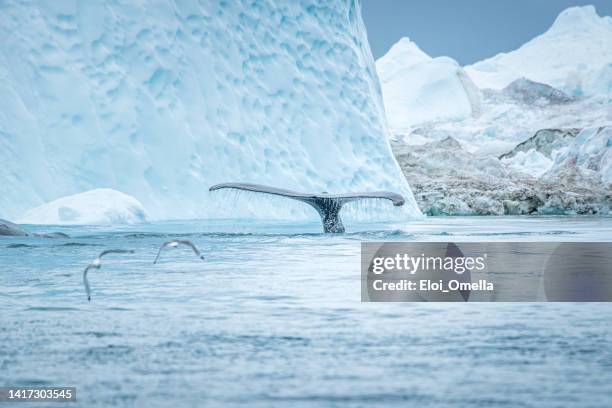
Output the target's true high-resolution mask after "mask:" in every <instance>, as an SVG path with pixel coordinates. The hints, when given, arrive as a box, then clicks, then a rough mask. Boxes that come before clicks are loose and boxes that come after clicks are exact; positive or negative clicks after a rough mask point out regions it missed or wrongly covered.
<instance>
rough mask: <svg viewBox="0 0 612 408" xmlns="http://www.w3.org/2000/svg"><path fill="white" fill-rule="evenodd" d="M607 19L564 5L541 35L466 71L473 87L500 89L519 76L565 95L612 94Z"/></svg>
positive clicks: (611, 32) (611, 25) (611, 31)
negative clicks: (472, 82)
mask: <svg viewBox="0 0 612 408" xmlns="http://www.w3.org/2000/svg"><path fill="white" fill-rule="evenodd" d="M611 44H612V17H609V16H603V17H601V16H599V15H598V14H597V11H596V10H595V7H593V6H582V7H570V8H568V9H566V10H565V11H563V12H562V13H561V14H559V16H558V17H557V19H556V20H555V22H554V23H553V25H552V26H551V27H550V28H549V29H548V30H547V31H546V32H545V33H544V34H542V35H540V36H538V37H536V38H534V39H532V40H531V41H529V42H527V43H526V44H524V45H522V46H521V47H520V48H518V49H517V50H514V51H511V52H507V53H501V54H498V55H496V56H494V57H492V58H489V59H486V60H483V61H480V62H477V63H475V64H473V65H470V66H468V67H466V72H467V73H468V75H469V76H470V78H472V79H473V80H474V82H475V83H476V85H478V87H479V88H491V89H497V90H500V89H503V88H504V87H506V86H507V85H509V84H510V83H511V82H513V81H515V80H517V79H519V78H521V77H524V78H527V79H529V80H532V81H536V82H542V83H545V84H548V85H551V86H553V87H555V88H557V89H560V90H561V91H563V92H565V93H567V94H568V95H570V96H582V95H586V94H590V95H595V94H602V95H607V96H610V95H612V87H611V86H610V85H611V84H612V80H611V79H610V76H609V75H606V73H607V74H609V73H610V63H611V62H612V46H611Z"/></svg>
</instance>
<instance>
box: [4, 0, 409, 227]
mask: <svg viewBox="0 0 612 408" xmlns="http://www.w3.org/2000/svg"><path fill="white" fill-rule="evenodd" d="M0 37H1V38H2V46H1V47H0V94H1V95H2V96H3V97H2V100H0V162H1V163H2V166H1V168H0V181H1V183H0V215H2V216H3V217H6V218H11V219H18V218H20V217H22V216H23V215H24V213H25V212H26V211H27V210H29V209H30V208H33V207H37V206H39V205H42V204H44V203H48V202H51V201H53V200H56V199H58V198H60V197H64V196H68V195H73V194H76V193H79V192H82V191H87V190H92V189H96V188H100V187H107V188H111V189H114V190H118V191H121V192H124V193H125V194H128V195H130V196H132V197H134V198H135V199H137V200H138V201H139V202H141V203H142V205H143V206H144V208H146V209H147V212H148V214H149V216H150V218H151V219H178V218H182V219H187V218H206V217H211V218H213V217H222V216H227V215H228V214H227V212H225V210H224V207H227V205H226V204H227V203H219V200H218V199H217V198H215V197H213V196H212V195H211V194H210V193H209V192H208V187H210V186H211V185H214V184H217V183H222V182H225V181H240V182H249V183H259V184H268V185H275V186H279V187H283V188H287V189H295V190H308V191H327V192H330V193H334V192H343V191H376V190H389V191H394V192H397V193H399V194H401V195H403V196H404V197H405V198H406V204H405V205H404V206H403V207H401V209H395V210H394V211H393V212H390V213H389V214H390V215H389V216H390V217H393V218H401V219H406V218H409V217H413V216H419V215H420V213H419V210H418V208H417V206H416V203H415V202H414V199H413V196H412V193H411V190H410V187H409V186H408V183H407V182H406V180H405V178H404V177H403V175H402V173H401V170H400V168H399V166H398V164H397V162H396V161H395V159H394V157H393V155H392V153H391V149H390V146H389V142H388V130H387V124H386V120H385V115H384V107H383V102H382V97H381V91H380V86H379V83H378V79H377V76H376V72H375V68H374V61H373V58H372V55H371V53H370V49H369V44H368V41H367V38H366V31H365V28H364V24H363V21H362V18H361V10H360V4H359V2H357V1H353V0H343V1H336V2H331V3H330V2H328V1H323V0H321V1H318V0H306V1H301V2H278V3H274V2H272V3H270V2H264V3H257V2H255V3H248V4H246V3H243V2H222V1H215V0H208V1H207V0H205V1H200V2H175V1H169V0H161V1H152V0H151V1H148V0H143V1H139V2H129V1H118V2H117V1H110V0H107V1H96V2H40V3H39V2H36V3H31V2H27V1H26V2H22V1H3V2H1V3H0ZM238 201H239V202H236V203H232V205H234V206H241V205H243V204H241V203H242V202H243V201H244V200H238ZM389 207H390V209H391V208H393V207H392V205H389ZM238 211H239V214H240V215H241V216H246V217H249V216H250V217H264V218H288V217H290V216H291V217H293V216H302V217H312V218H313V219H315V218H316V217H317V215H316V213H315V212H314V210H311V209H306V210H304V209H303V208H302V207H300V206H298V208H292V207H291V206H290V205H284V206H281V207H279V206H276V205H270V204H269V203H266V202H265V201H259V200H257V202H256V203H253V202H250V203H247V204H244V208H241V209H240V210H235V211H233V212H232V214H237V213H238ZM23 218H24V219H30V220H31V219H33V218H32V213H30V215H29V216H27V217H23ZM37 219H38V218H37ZM40 219H41V220H44V221H45V222H48V218H46V217H43V218H40ZM58 220H59V219H58Z"/></svg>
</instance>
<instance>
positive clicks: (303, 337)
mask: <svg viewBox="0 0 612 408" xmlns="http://www.w3.org/2000/svg"><path fill="white" fill-rule="evenodd" d="M36 229H38V230H40V231H51V230H61V231H64V232H67V233H68V234H70V235H71V236H72V238H70V239H44V238H12V237H0V306H1V309H0V310H1V315H0V385H14V386H22V385H48V386H72V385H74V386H76V387H77V399H78V402H77V403H76V404H75V403H71V404H68V406H73V407H76V406H79V407H92V406H93V407H98V406H99V407H107V406H111V405H115V406H126V407H130V406H139V407H140V406H143V407H144V406H146V407H168V406H175V407H182V406H189V407H199V406H214V407H219V406H255V407H269V406H281V407H286V406H298V407H300V406H304V407H311V406H321V407H334V406H343V407H345V406H350V407H365V406H368V407H369V406H401V407H405V406H417V405H418V406H421V407H467V406H476V407H490V406H508V407H567V406H576V407H586V406H588V407H602V408H603V407H610V406H612V325H611V324H610V323H611V322H612V304H603V303H600V304H598V303H592V304H586V303H584V304H561V303H558V304H555V303H548V304H546V303H528V304H512V303H496V304H455V303H454V304H422V303H419V304H417V303H404V304H382V303H376V304H374V303H361V302H360V270H359V262H360V242H361V241H367V240H376V241H383V240H393V241H401V240H421V241H489V240H490V241H517V240H520V241H553V240H554V241H612V218H572V217H548V218H519V217H514V218H512V217H508V218H505V217H504V218H493V217H456V218H429V219H427V220H424V221H419V222H415V223H410V224H386V225H383V224H369V225H366V224H362V225H358V226H354V225H347V229H349V230H351V231H353V232H349V233H346V234H340V235H324V234H320V233H319V230H320V226H319V225H318V224H316V223H313V224H280V223H276V224H271V225H270V224H264V223H257V222H244V221H240V220H232V221H229V220H228V221H218V222H214V223H213V222H205V221H191V222H180V223H179V222H167V223H153V224H149V225H144V226H130V227H122V228H109V227H62V228H57V227H37V228H36ZM172 238H184V239H190V240H192V241H193V242H194V243H195V244H196V245H198V246H199V247H200V249H202V250H203V252H204V254H205V256H206V258H207V259H206V260H205V261H204V262H203V261H201V260H199V259H197V258H196V257H195V256H194V255H193V253H192V252H190V251H189V250H188V249H186V248H175V249H168V250H167V251H164V252H163V253H162V256H161V258H160V262H159V263H158V264H157V265H153V264H152V262H153V259H154V258H155V255H156V253H157V250H158V248H159V246H160V244H161V243H162V242H164V241H166V240H168V239H172ZM113 248H125V249H133V250H135V251H136V252H135V254H134V255H115V256H108V257H107V258H105V259H104V263H103V266H102V268H101V269H100V270H92V271H91V272H90V275H89V276H90V282H91V286H92V301H91V302H90V303H88V302H87V299H86V297H85V292H84V289H83V283H82V271H83V269H84V267H85V266H86V265H87V264H88V263H89V262H90V261H91V260H93V259H94V258H95V257H96V256H97V254H98V253H99V252H101V251H103V250H105V249H113ZM0 405H2V404H0ZM2 406H4V405H2ZM20 406H25V405H23V404H22V405H20ZM50 406H53V407H57V406H60V405H58V404H50Z"/></svg>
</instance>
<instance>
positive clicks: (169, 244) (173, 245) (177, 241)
mask: <svg viewBox="0 0 612 408" xmlns="http://www.w3.org/2000/svg"><path fill="white" fill-rule="evenodd" d="M179 245H186V246H188V247H190V248H191V249H192V250H193V252H194V253H195V254H196V255H197V256H198V257H199V258H200V259H201V260H204V255H202V253H201V252H200V250H199V249H198V248H197V247H196V246H195V245H194V243H193V242H191V241H189V240H186V239H173V240H172V241H168V242H164V243H163V244H162V246H161V247H160V248H159V251H158V252H157V256H156V257H155V260H154V261H153V263H154V264H156V263H157V260H158V259H159V256H160V255H161V251H162V249H164V248H166V247H168V248H176V247H177V246H179Z"/></svg>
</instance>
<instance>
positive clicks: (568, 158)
mask: <svg viewBox="0 0 612 408" xmlns="http://www.w3.org/2000/svg"><path fill="white" fill-rule="evenodd" d="M434 61H440V62H439V63H434ZM440 63H444V64H445V65H446V66H447V69H446V70H445V71H444V75H441V72H442V71H441V70H440V68H439V66H440ZM376 68H377V71H378V74H379V76H380V77H381V85H382V90H383V97H384V103H385V108H386V109H387V116H388V123H389V127H390V133H391V143H392V148H393V150H394V153H395V155H396V157H397V159H398V161H399V163H400V166H401V167H402V170H403V172H404V174H405V176H406V177H407V179H408V182H409V183H410V185H411V186H412V188H413V191H414V194H415V196H416V199H417V202H418V204H419V206H420V208H421V210H422V211H423V212H425V213H426V214H432V215H438V214H449V215H453V214H461V215H472V214H483V215H484V214H493V215H502V214H513V215H514V214H610V211H612V198H611V195H610V191H611V190H612V186H611V185H610V177H609V168H610V164H609V160H610V159H609V157H610V156H609V155H610V154H612V153H611V152H612V148H611V146H612V144H610V142H609V138H608V135H609V132H610V129H612V92H611V91H612V75H611V74H612V18H610V17H607V16H603V17H602V16H599V15H598V14H597V12H596V10H595V9H594V8H593V7H592V6H584V7H572V8H569V9H567V10H565V11H563V12H562V13H561V14H560V15H559V16H558V18H557V19H556V20H555V22H554V23H553V25H552V26H551V27H550V28H549V29H548V30H547V31H546V32H544V33H543V34H542V35H540V36H538V37H536V38H534V39H533V40H531V41H529V42H527V43H526V44H525V45H523V46H521V47H520V48H518V49H517V50H514V51H510V52H507V53H502V54H499V55H497V56H495V57H492V58H489V59H486V60H484V61H481V62H478V63H475V64H473V65H471V66H468V67H463V68H462V67H460V66H458V64H456V63H455V62H454V61H453V60H452V59H450V58H446V57H437V58H431V57H430V56H428V55H427V54H425V53H424V52H423V51H422V50H420V49H419V47H418V46H417V45H416V44H414V43H413V42H411V41H410V40H408V39H407V38H402V39H400V40H399V41H398V42H397V43H396V44H395V45H394V46H393V47H391V49H390V50H389V52H388V53H387V54H386V55H385V56H383V57H381V58H380V59H379V60H378V61H377V62H376ZM461 78H467V80H465V79H461ZM466 84H468V86H466ZM474 88H475V89H474ZM424 90H427V92H424ZM425 93H427V94H428V95H425Z"/></svg>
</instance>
